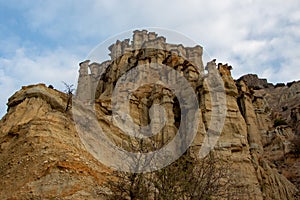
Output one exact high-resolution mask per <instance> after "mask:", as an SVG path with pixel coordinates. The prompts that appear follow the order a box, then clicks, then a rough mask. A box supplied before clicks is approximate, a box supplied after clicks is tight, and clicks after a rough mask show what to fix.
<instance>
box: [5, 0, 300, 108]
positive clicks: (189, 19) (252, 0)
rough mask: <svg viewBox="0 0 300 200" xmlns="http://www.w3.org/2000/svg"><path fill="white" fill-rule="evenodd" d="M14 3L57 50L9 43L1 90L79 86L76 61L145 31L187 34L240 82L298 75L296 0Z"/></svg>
mask: <svg viewBox="0 0 300 200" xmlns="http://www.w3.org/2000/svg"><path fill="white" fill-rule="evenodd" d="M11 2H12V5H13V6H14V7H16V9H17V10H18V13H21V15H22V17H23V18H24V23H25V24H26V25H27V26H28V27H29V28H30V29H31V30H32V32H37V33H39V34H41V35H43V36H44V37H45V38H46V39H47V38H48V39H49V40H51V41H54V42H56V44H58V45H56V47H55V49H51V48H50V47H47V44H45V47H44V49H39V48H41V47H39V48H38V49H35V50H33V51H32V50H29V48H28V46H26V47H24V45H22V44H21V43H22V35H20V34H19V35H11V36H10V37H8V38H10V40H7V41H9V42H5V41H0V45H1V46H5V47H6V48H5V49H7V51H10V52H13V54H12V55H10V56H3V57H2V58H0V70H1V69H2V72H1V73H2V74H1V80H10V81H8V82H9V84H8V85H1V89H2V87H4V86H5V87H10V88H13V90H15V89H18V88H19V87H20V84H22V85H25V84H29V83H32V82H47V83H49V84H50V83H53V84H58V85H59V84H60V81H62V80H66V81H70V82H74V80H73V79H72V78H71V77H73V76H75V77H77V74H76V73H77V68H76V67H77V65H78V62H80V61H82V60H83V58H82V57H84V56H85V55H87V54H88V53H89V51H90V50H91V49H90V46H91V45H92V44H93V45H95V46H96V45H97V44H98V43H99V42H101V41H103V40H104V39H106V38H107V37H110V36H112V35H115V34H118V33H119V32H122V31H126V30H128V29H133V28H139V27H162V28H168V29H173V30H176V31H179V32H181V33H183V34H185V35H186V36H188V37H190V38H192V39H193V40H195V41H196V42H197V43H199V44H201V45H202V46H204V48H205V49H206V50H207V51H208V53H209V54H210V56H211V57H212V58H217V61H219V62H228V63H229V64H231V65H232V66H233V69H234V70H233V75H234V76H235V78H238V76H241V75H242V74H245V73H257V74H258V75H259V76H262V77H266V78H268V79H269V80H270V81H272V82H286V81H292V80H295V79H299V77H300V74H299V72H300V70H299V64H300V61H299V60H300V51H299V46H300V39H299V38H300V11H299V7H300V1H298V0H286V1H283V0H265V1H258V0H247V1H238V0H224V1H216V0H211V1H206V0H205V1H204V0H203V1H201V0H185V1H181V0H174V1H160V0H153V1H139V0H128V1H121V0H110V1H106V0H102V1H99V0H87V1H84V2H83V1H77V0H74V1H71V0H65V1H60V2H56V1H51V0H44V1H37V2H35V3H34V4H32V3H31V2H30V1H27V2H26V1H22V2H19V1H15V2H14V1H11ZM0 28H1V27H0ZM0 30H1V29H0ZM18 37H19V38H18ZM15 41H17V42H15ZM60 43H61V45H60ZM33 45H34V44H33ZM57 46H59V47H57ZM74 49H75V50H74ZM78 49H80V50H78ZM1 52H2V53H5V50H0V55H1ZM72 52H76V53H72ZM78 52H80V53H78ZM79 55H80V56H79ZM82 55H83V56H82ZM3 67H4V68H5V69H3ZM74 67H75V68H76V70H74ZM73 70H74V71H73ZM29 72H30V73H29ZM12 85H13V87H12ZM7 93H10V92H7ZM2 95H5V94H2ZM0 101H2V100H0ZM0 103H1V104H3V103H2V102H0Z"/></svg>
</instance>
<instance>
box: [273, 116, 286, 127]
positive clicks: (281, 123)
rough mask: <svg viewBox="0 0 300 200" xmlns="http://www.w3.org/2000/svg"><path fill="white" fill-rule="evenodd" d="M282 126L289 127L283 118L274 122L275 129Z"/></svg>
mask: <svg viewBox="0 0 300 200" xmlns="http://www.w3.org/2000/svg"><path fill="white" fill-rule="evenodd" d="M281 125H287V122H286V121H285V120H284V119H282V118H278V119H275V120H274V127H275V128H276V127H277V126H281Z"/></svg>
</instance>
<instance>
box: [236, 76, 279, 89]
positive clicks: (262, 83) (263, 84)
mask: <svg viewBox="0 0 300 200" xmlns="http://www.w3.org/2000/svg"><path fill="white" fill-rule="evenodd" d="M238 81H244V82H245V83H246V84H247V86H248V87H249V88H251V89H256V90H258V89H263V88H268V87H274V85H273V84H272V83H268V81H267V79H261V78H258V76H257V75H256V74H247V75H244V76H242V77H241V78H239V80H238Z"/></svg>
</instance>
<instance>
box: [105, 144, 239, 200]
mask: <svg viewBox="0 0 300 200" xmlns="http://www.w3.org/2000/svg"><path fill="white" fill-rule="evenodd" d="M232 176H233V174H232V172H231V171H230V166H229V164H228V163H226V162H225V161H223V160H222V159H220V158H219V157H218V156H217V155H216V154H215V153H213V152H212V153H210V154H209V155H207V156H206V157H205V158H203V159H199V158H197V157H196V156H194V155H193V153H192V150H191V149H189V150H188V151H187V152H185V154H184V155H182V156H181V157H180V158H179V159H178V160H176V161H175V162H173V163H172V164H170V165H169V166H167V167H165V168H163V169H160V170H157V171H154V172H149V173H127V172H117V171H116V172H114V173H113V174H112V175H111V177H110V178H109V179H108V181H107V184H106V187H108V188H109V189H110V190H111V195H109V199H124V200H125V199H130V200H134V199H139V200H140V199H151V200H169V199H174V200H179V199H180V200H202V199H203V200H204V199H211V198H217V199H219V198H225V199H233V196H237V193H238V192H241V191H234V192H232V191H230V190H229V188H231V189H232V188H235V185H236V183H235V182H234V179H232Z"/></svg>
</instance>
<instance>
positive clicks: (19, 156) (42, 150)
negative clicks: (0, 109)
mask: <svg viewBox="0 0 300 200" xmlns="http://www.w3.org/2000/svg"><path fill="white" fill-rule="evenodd" d="M66 103H67V95H66V94H64V93H62V92H59V91H56V90H54V89H50V88H48V87H46V86H45V85H43V84H39V85H33V86H28V87H23V88H22V90H20V91H18V92H17V93H15V94H14V95H13V96H12V97H11V98H10V99H9V101H8V107H9V108H8V113H7V114H6V115H5V116H4V117H3V119H2V120H1V121H0V127H1V129H0V177H1V182H0V198H1V199H56V198H57V199H99V197H101V196H100V193H99V191H100V190H101V184H102V183H103V181H104V180H105V174H107V173H108V172H109V169H107V168H106V167H105V166H104V165H102V164H101V163H99V162H98V161H97V160H96V159H95V158H93V157H92V156H91V155H90V154H89V153H88V152H87V151H86V150H85V148H84V146H83V145H82V143H81V142H80V139H79V137H78V134H77V131H76V129H75V127H74V124H73V121H72V117H71V115H70V113H69V112H65V108H66Z"/></svg>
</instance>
